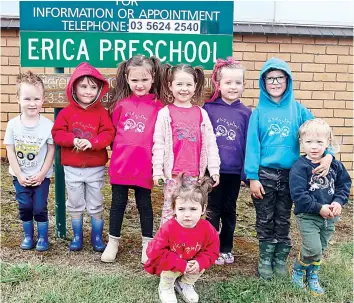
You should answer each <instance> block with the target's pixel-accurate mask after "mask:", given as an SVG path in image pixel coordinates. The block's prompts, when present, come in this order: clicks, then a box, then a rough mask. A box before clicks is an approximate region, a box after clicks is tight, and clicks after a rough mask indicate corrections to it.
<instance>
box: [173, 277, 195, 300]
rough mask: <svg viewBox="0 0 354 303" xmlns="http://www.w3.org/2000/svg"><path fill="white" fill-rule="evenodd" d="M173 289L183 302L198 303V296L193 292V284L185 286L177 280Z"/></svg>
mask: <svg viewBox="0 0 354 303" xmlns="http://www.w3.org/2000/svg"><path fill="white" fill-rule="evenodd" d="M175 288H176V290H177V292H178V293H179V294H180V295H181V296H182V299H183V301H184V302H187V303H197V302H198V301H199V295H198V294H197V292H196V291H195V290H194V285H193V284H186V283H183V282H181V280H180V279H177V280H176V282H175Z"/></svg>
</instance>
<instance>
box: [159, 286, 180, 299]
mask: <svg viewBox="0 0 354 303" xmlns="http://www.w3.org/2000/svg"><path fill="white" fill-rule="evenodd" d="M159 298H160V301H161V302H162V303H177V297H176V293H175V290H174V289H173V287H171V288H165V289H161V288H160V286H159Z"/></svg>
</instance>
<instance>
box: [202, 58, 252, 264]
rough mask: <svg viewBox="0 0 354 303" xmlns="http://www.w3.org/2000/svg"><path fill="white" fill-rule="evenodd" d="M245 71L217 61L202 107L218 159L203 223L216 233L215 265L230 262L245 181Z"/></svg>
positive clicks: (232, 62)
mask: <svg viewBox="0 0 354 303" xmlns="http://www.w3.org/2000/svg"><path fill="white" fill-rule="evenodd" d="M244 76H245V69H244V68H243V67H242V65H241V64H240V63H239V62H238V61H235V59H234V58H232V57H228V58H227V60H222V59H218V60H217V62H216V64H215V66H214V70H213V74H212V84H213V95H212V97H211V99H210V100H209V101H208V103H206V104H205V105H204V109H205V110H206V111H207V112H208V114H209V118H210V121H211V123H212V125H213V127H214V132H215V135H216V140H217V144H218V148H219V154H220V159H221V165H220V184H219V186H217V187H215V188H214V189H213V191H212V192H211V193H210V194H209V201H208V208H207V214H208V218H207V220H208V221H210V223H211V224H212V225H213V226H214V227H215V229H216V230H217V231H219V226H220V220H221V224H222V227H221V231H220V232H219V237H220V255H219V258H218V259H217V260H216V261H215V264H218V265H223V264H225V263H226V264H230V263H233V262H234V256H233V254H232V248H233V237H234V231H235V227H236V200H237V197H238V194H239V191H240V185H241V180H245V176H244V172H243V164H244V159H245V149H246V136H247V127H248V120H249V118H250V116H251V113H252V111H251V109H250V108H248V107H246V106H245V105H243V104H242V103H241V102H240V100H239V98H240V97H241V95H242V93H243V91H244V88H245V78H244Z"/></svg>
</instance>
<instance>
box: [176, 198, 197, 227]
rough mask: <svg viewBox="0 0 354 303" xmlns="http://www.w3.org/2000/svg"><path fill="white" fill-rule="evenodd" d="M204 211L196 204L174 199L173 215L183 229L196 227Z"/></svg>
mask: <svg viewBox="0 0 354 303" xmlns="http://www.w3.org/2000/svg"><path fill="white" fill-rule="evenodd" d="M203 212H204V210H203V209H202V206H201V205H200V203H198V202H194V201H191V200H187V201H185V200H183V199H180V198H177V199H176V205H175V215H176V220H177V222H178V223H179V224H180V225H181V226H183V227H185V228H193V227H195V226H196V225H197V223H198V221H199V219H200V217H201V216H202V214H203Z"/></svg>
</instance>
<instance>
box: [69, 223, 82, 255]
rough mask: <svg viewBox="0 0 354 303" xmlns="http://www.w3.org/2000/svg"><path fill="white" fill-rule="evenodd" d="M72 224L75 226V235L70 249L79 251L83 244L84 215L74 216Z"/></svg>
mask: <svg viewBox="0 0 354 303" xmlns="http://www.w3.org/2000/svg"><path fill="white" fill-rule="evenodd" d="M71 224H72V227H73V232H74V237H73V240H72V241H71V243H70V245H69V249H70V250H71V251H78V250H81V249H82V246H83V231H82V224H83V218H82V216H81V217H80V218H72V219H71Z"/></svg>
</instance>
